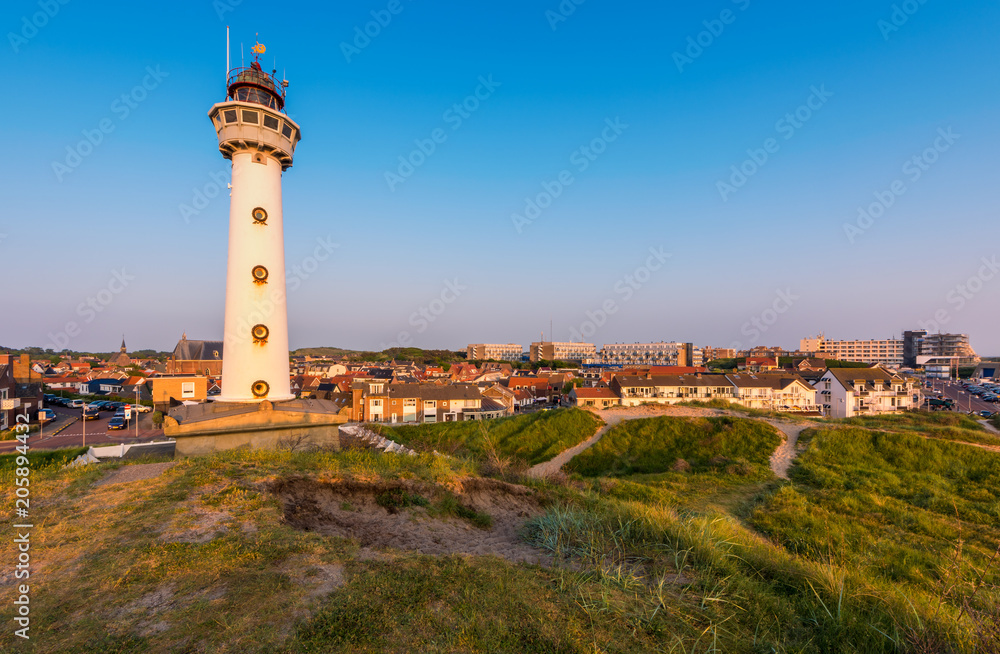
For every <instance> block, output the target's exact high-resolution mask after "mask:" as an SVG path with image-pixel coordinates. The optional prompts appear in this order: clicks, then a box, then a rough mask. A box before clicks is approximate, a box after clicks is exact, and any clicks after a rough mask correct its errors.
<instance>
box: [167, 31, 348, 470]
mask: <svg viewBox="0 0 1000 654" xmlns="http://www.w3.org/2000/svg"><path fill="white" fill-rule="evenodd" d="M252 52H253V53H254V59H253V61H252V62H251V64H250V65H249V66H246V67H244V66H241V67H240V68H230V67H229V34H228V28H227V33H226V99H225V101H224V102H220V103H218V104H216V105H214V106H213V107H212V109H211V110H210V111H209V112H208V117H209V118H210V119H211V120H212V125H213V126H214V127H215V132H216V134H217V135H218V137H219V152H221V153H222V156H223V157H225V158H226V159H229V160H230V161H232V162H233V182H232V184H231V189H232V191H231V192H230V195H229V198H230V199H229V262H228V267H227V269H226V325H225V333H224V334H223V351H222V395H221V396H220V397H219V398H218V400H217V401H215V402H202V403H197V404H187V403H185V404H183V405H181V406H176V407H172V408H170V409H169V410H168V411H167V415H166V416H165V417H164V419H163V433H164V435H165V436H168V437H170V438H173V439H174V441H175V446H174V456H177V457H187V456H201V455H204V454H211V453H212V452H218V451H221V450H229V449H232V448H235V447H250V448H265V449H266V448H276V447H281V446H282V444H283V443H284V444H290V445H294V446H295V447H319V448H324V449H339V448H340V425H342V424H343V423H345V422H347V417H348V416H347V414H346V413H345V409H344V407H343V406H342V405H340V404H338V403H337V402H333V401H330V400H317V399H313V398H299V399H296V398H295V396H294V395H293V394H292V393H291V391H290V384H289V379H288V310H287V308H286V306H285V242H284V241H285V239H284V234H283V225H282V218H283V217H282V212H281V176H282V174H283V173H284V172H285V171H286V170H288V169H289V168H291V167H292V156H293V155H294V154H295V145H296V144H297V143H298V142H299V138H300V136H301V134H300V132H299V126H298V125H297V124H296V123H295V121H293V120H292V119H290V118H289V117H288V116H286V115H285V88H286V87H287V86H288V82H286V81H284V80H279V79H278V78H277V77H276V76H275V71H274V70H272V71H271V72H270V73H268V72H266V71H265V70H263V69H262V68H261V65H260V55H262V54H263V53H264V46H263V45H261V44H260V43H258V44H256V45H255V46H254V47H253V49H252ZM279 403H280V404H279Z"/></svg>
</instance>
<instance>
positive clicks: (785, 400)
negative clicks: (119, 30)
mask: <svg viewBox="0 0 1000 654" xmlns="http://www.w3.org/2000/svg"><path fill="white" fill-rule="evenodd" d="M726 378H727V379H729V381H730V382H732V384H733V387H734V388H735V389H736V402H737V403H738V404H740V405H741V406H745V407H746V408H748V409H763V410H765V411H784V412H796V413H813V412H818V411H819V407H818V406H817V404H816V389H815V388H813V387H812V386H811V385H810V384H809V382H808V381H806V380H805V379H803V378H802V377H801V376H799V375H797V374H788V373H776V374H767V373H761V374H731V375H726Z"/></svg>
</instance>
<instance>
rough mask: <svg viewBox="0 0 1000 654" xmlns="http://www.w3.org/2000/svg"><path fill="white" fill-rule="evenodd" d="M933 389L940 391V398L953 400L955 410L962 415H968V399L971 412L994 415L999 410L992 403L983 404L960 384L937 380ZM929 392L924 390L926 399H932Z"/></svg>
mask: <svg viewBox="0 0 1000 654" xmlns="http://www.w3.org/2000/svg"><path fill="white" fill-rule="evenodd" d="M934 389H935V390H939V391H941V397H942V398H950V399H952V400H955V407H956V409H957V410H959V411H961V412H963V413H968V412H969V410H970V405H969V400H970V398H971V400H972V405H971V410H972V411H975V412H976V413H979V412H980V411H984V410H985V411H990V412H992V413H995V412H996V411H998V410H1000V405H997V404H993V403H992V402H983V401H982V400H981V399H979V398H978V397H976V396H975V395H973V394H972V393H970V392H968V391H967V390H965V389H964V388H962V386H961V385H960V384H956V383H955V382H947V381H942V380H937V381H935V382H934ZM930 390H931V389H929V388H926V389H924V392H925V393H927V395H928V397H934V396H933V395H931V394H930V392H929V391H930Z"/></svg>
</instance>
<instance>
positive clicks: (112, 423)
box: [108, 416, 125, 430]
mask: <svg viewBox="0 0 1000 654" xmlns="http://www.w3.org/2000/svg"><path fill="white" fill-rule="evenodd" d="M108 429H109V430H111V429H125V418H120V417H118V416H115V417H114V418H112V419H111V420H109V421H108Z"/></svg>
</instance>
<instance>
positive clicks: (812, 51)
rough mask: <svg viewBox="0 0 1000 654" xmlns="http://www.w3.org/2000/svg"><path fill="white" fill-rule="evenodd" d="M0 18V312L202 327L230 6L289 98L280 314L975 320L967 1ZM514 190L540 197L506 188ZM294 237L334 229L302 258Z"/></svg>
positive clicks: (12, 5)
mask: <svg viewBox="0 0 1000 654" xmlns="http://www.w3.org/2000/svg"><path fill="white" fill-rule="evenodd" d="M560 7H562V9H560ZM390 8H391V9H396V10H397V13H395V14H393V13H391V12H390V11H389V9H390ZM570 8H572V12H570V11H569V9H570ZM46 11H47V12H48V14H51V15H46V14H45V12H46ZM372 12H375V14H374V16H373V13H372ZM907 12H909V13H907ZM387 16H388V17H389V18H390V20H386V17H387ZM377 17H381V18H382V20H383V22H385V23H387V24H385V25H384V26H378V29H376V25H375V24H372V21H374V20H376V18H377ZM0 19H2V20H0V24H2V26H3V28H4V33H5V34H6V37H5V42H4V44H3V47H2V48H0V51H2V52H3V55H2V56H3V59H2V61H3V63H4V69H5V70H6V71H7V75H8V77H7V79H8V82H7V83H8V85H9V90H12V92H11V93H8V95H7V103H6V106H5V109H4V116H5V118H6V120H7V124H8V127H7V129H6V130H5V134H6V137H7V142H8V149H7V153H8V156H6V157H4V158H2V160H0V174H2V176H3V179H4V180H5V183H4V192H3V196H4V201H5V205H6V211H5V212H4V215H2V216H0V259H2V261H3V262H4V264H5V266H4V269H5V271H6V272H7V274H8V283H7V284H6V285H5V296H6V297H5V299H6V302H5V306H6V307H7V308H8V310H9V312H7V315H6V316H5V319H4V320H3V321H2V323H0V344H3V345H8V346H15V347H18V346H26V345H41V346H50V347H51V346H53V345H63V344H65V345H66V346H67V347H71V348H74V349H96V350H109V349H113V348H114V347H116V345H117V342H118V339H119V338H120V336H121V334H122V333H123V332H124V333H125V335H126V338H127V339H128V343H129V346H130V348H156V349H171V348H172V347H173V346H174V344H175V343H176V341H177V339H178V338H179V337H180V335H181V333H182V332H187V334H188V336H189V337H190V338H204V339H212V338H220V337H221V334H222V321H223V297H224V291H225V261H226V245H227V236H226V234H227V229H228V225H227V222H228V197H226V193H225V192H223V193H221V194H217V193H215V191H216V190H217V189H218V184H217V182H216V181H213V180H218V179H222V177H221V175H225V174H228V172H227V171H228V162H227V161H225V160H224V159H223V158H222V157H221V155H220V154H219V152H218V149H217V144H216V140H215V134H214V132H213V130H212V128H211V125H210V122H209V120H208V118H207V115H206V114H207V111H208V109H209V108H210V107H211V105H212V104H213V103H215V102H219V101H222V100H223V99H224V93H225V90H224V78H223V73H224V67H225V27H226V25H229V26H230V27H231V39H232V47H231V53H232V58H233V65H234V66H235V65H238V64H239V62H240V46H241V44H242V45H243V49H244V53H245V54H244V56H245V59H246V61H248V62H249V59H250V47H251V46H252V45H253V43H254V41H255V35H257V34H259V37H256V38H259V40H260V41H261V42H262V43H264V44H265V45H266V47H267V53H266V54H265V55H264V57H263V61H264V64H265V67H266V68H268V67H271V66H272V65H276V66H277V70H278V74H279V76H280V75H282V74H285V75H287V78H288V79H289V80H290V82H291V84H290V86H289V90H288V104H287V107H286V108H287V111H288V114H289V115H290V116H291V117H292V118H293V119H294V120H296V121H297V122H298V123H299V124H300V125H301V126H302V132H303V140H302V142H301V143H300V145H299V147H298V150H297V152H296V158H295V165H294V167H293V168H291V169H290V170H289V171H288V172H287V173H286V174H285V176H284V181H283V190H284V217H285V226H286V233H285V245H286V260H287V264H288V269H289V275H290V279H294V280H295V283H294V289H292V288H290V293H289V328H290V340H291V346H292V347H293V348H296V347H306V346H319V345H335V346H341V347H349V348H356V349H381V348H382V347H385V346H388V345H391V344H393V343H403V344H412V345H416V346H420V347H433V348H437V347H447V348H456V349H457V348H462V347H464V346H465V344H466V343H469V342H519V343H522V344H523V345H525V346H526V345H527V344H528V343H529V342H530V341H532V340H537V339H538V338H539V335H540V332H542V331H543V330H544V331H545V332H546V338H549V331H550V330H549V324H550V321H551V323H552V325H553V329H554V333H553V334H552V335H553V336H554V338H555V339H556V340H569V339H570V338H571V337H573V336H576V337H578V338H579V337H580V336H582V337H585V340H588V341H592V342H595V343H597V344H598V345H600V344H603V343H612V342H622V341H626V342H628V341H649V340H683V341H694V342H696V343H698V344H702V345H716V346H729V345H733V344H740V345H743V346H750V345H783V346H786V347H795V346H797V345H798V340H799V339H800V338H802V337H806V336H809V335H812V334H816V333H818V332H820V331H824V332H825V333H826V334H827V336H828V337H831V338H888V337H891V336H893V335H897V336H898V335H899V334H900V332H901V331H902V330H903V329H909V328H917V327H919V326H920V325H925V326H929V327H931V328H932V329H933V328H934V327H935V323H937V324H938V325H939V326H940V328H941V329H942V330H943V331H952V332H964V333H969V334H970V336H971V339H972V344H973V346H974V347H975V348H976V349H977V350H978V351H979V352H980V353H981V354H987V355H989V354H994V355H995V354H1000V333H998V330H997V328H996V326H997V324H998V319H1000V302H998V299H1000V272H996V271H995V270H994V269H995V268H996V266H995V261H996V259H997V258H1000V242H998V239H997V233H998V223H997V221H998V213H997V210H996V207H997V205H998V199H1000V198H998V194H1000V180H998V170H1000V167H998V163H1000V161H998V159H1000V129H998V127H997V120H996V109H997V107H998V104H1000V103H998V100H1000V88H998V77H997V75H996V62H997V61H1000V56H998V55H1000V44H998V42H997V40H996V38H995V35H996V33H997V30H998V28H1000V6H998V5H997V4H996V3H993V2H985V1H978V2H962V3H946V2H941V1H940V0H927V1H926V2H925V3H924V4H920V3H919V2H918V1H917V0H911V2H909V3H897V4H895V5H894V4H893V3H892V2H885V3H880V2H864V3H862V2H857V1H848V2H841V3H822V4H820V5H817V6H806V7H803V6H794V7H793V6H791V5H790V4H789V3H786V4H785V5H784V6H776V5H774V4H773V3H771V4H768V3H763V2H758V1H757V0H749V1H748V0H739V2H732V1H729V0H725V1H723V0H720V1H717V2H698V3H690V4H688V5H686V6H684V7H679V8H674V7H672V6H669V5H665V4H661V3H656V4H654V3H639V2H618V3H609V2H601V1H600V0H586V2H583V3H582V4H579V5H576V4H573V3H572V2H571V0H566V1H565V2H563V3H562V5H560V3H559V2H558V1H556V0H550V1H548V2H512V3H503V4H493V5H489V4H488V5H486V6H479V5H469V4H467V3H458V2H445V3H442V2H437V3H425V2H420V0H399V2H398V4H392V3H390V2H388V0H386V1H382V0H378V1H372V2H353V1H352V2H342V3H336V6H326V7H319V6H317V5H315V4H313V3H308V4H303V5H301V6H298V5H296V4H295V3H286V4H283V5H280V6H276V5H275V4H274V3H263V2H255V1H253V0H243V1H242V2H234V1H233V0H218V1H216V2H214V3H213V2H210V1H207V0H206V1H204V2H187V3H175V4H167V3H139V4H136V3H102V5H101V7H100V8H99V9H95V7H94V5H93V4H91V3H84V2H80V1H79V0H69V1H68V2H66V3H65V4H60V3H59V2H58V0H51V2H50V3H47V2H46V0H43V1H42V2H38V1H37V0H36V1H35V2H25V1H22V0H12V1H10V2H6V3H4V6H3V9H2V10H0ZM904 19H905V20H904ZM893 20H895V23H893V22H892V21H893ZM36 25H41V27H38V28H37V29H36V28H35V26H36ZM366 27H367V29H368V31H369V32H370V33H372V34H375V36H373V37H370V39H369V41H368V42H367V43H366V42H365V41H364V40H357V41H356V40H355V39H356V34H357V32H356V30H361V31H364V30H365V29H366ZM713 32H714V33H713ZM699 42H700V43H701V45H698V43H699ZM345 43H346V44H350V45H351V46H352V47H353V49H351V47H346V48H345V46H344V45H343V44H345ZM692 43H693V44H694V45H692ZM362 46H363V47H362ZM345 53H346V54H345ZM482 80H485V81H487V82H488V83H489V87H488V88H487V87H486V86H483V81H482ZM143 84H145V85H146V88H143ZM137 87H138V89H139V90H138V91H137V90H136V89H137ZM477 90H478V91H479V94H480V99H478V100H472V99H471V98H473V97H474V94H475V93H476V92H477ZM817 92H818V94H817ZM123 94H125V95H126V96H127V97H128V96H131V99H130V100H128V102H129V103H131V105H132V106H129V104H128V103H127V102H125V101H123V100H122V99H121V96H122V95H123ZM136 98H141V99H140V100H138V101H137V100H136ZM463 103H466V109H463V110H462V111H463V112H465V114H464V116H465V117H461V119H460V123H459V119H458V118H456V116H459V117H460V116H461V114H460V113H459V112H457V111H456V110H454V109H453V106H454V105H456V104H459V105H461V104H463ZM810 103H811V104H812V108H808V109H806V107H808V106H809V104H810ZM469 108H471V110H470V109H469ZM797 111H798V112H799V113H798V118H796V117H795V115H796V112H797ZM788 114H791V115H792V118H791V119H789V118H786V115H788ZM803 118H804V120H803ZM609 124H614V125H617V128H616V129H611V128H609V127H608V125H609ZM102 127H103V128H104V130H105V133H102V134H101V140H100V143H98V144H97V145H95V146H93V147H89V148H88V147H87V145H84V146H83V147H82V148H81V147H80V145H79V144H80V143H81V141H84V140H85V138H86V135H87V134H88V133H89V134H90V135H91V137H92V140H96V138H97V137H96V134H97V133H101V129H102ZM435 130H441V131H440V132H438V133H437V134H438V136H439V137H441V135H442V134H443V135H444V136H443V139H441V140H443V142H440V143H437V144H435V149H434V151H433V153H432V154H430V155H429V156H425V157H423V161H421V155H416V156H414V155H413V154H412V153H413V152H414V151H415V150H417V149H418V147H419V145H418V142H421V141H426V140H427V139H430V138H431V137H432V135H433V134H434V133H435ZM941 134H948V135H950V136H948V137H947V138H945V137H943V136H941ZM610 137H614V140H611V138H610ZM424 147H425V149H427V148H428V146H427V145H426V143H425V145H424ZM581 148H587V151H586V152H584V151H581V150H580V149H581ZM592 149H593V151H592ZM768 150H771V151H770V152H768ZM595 151H599V152H600V153H599V154H596V152H595ZM74 152H75V154H76V155H84V156H79V159H76V158H74V156H73V155H74ZM588 152H589V153H590V154H589V156H588V154H587V153H588ZM764 155H766V156H767V159H766V161H765V160H764V159H763V156H764ZM915 156H916V157H918V160H917V161H916V162H914V161H912V159H913V157H915ZM400 157H403V158H404V159H407V158H409V159H411V161H413V162H418V163H419V165H417V166H414V167H413V169H412V173H411V174H410V171H409V170H407V169H406V168H405V167H404V168H403V169H402V171H401V170H400V168H399V166H400ZM753 158H756V159H757V161H758V163H755V162H754V161H753ZM583 162H586V169H585V170H583V169H582V168H583V165H584V164H583ZM759 162H763V163H759ZM54 164H58V165H56V166H55V167H54ZM70 164H72V165H70ZM60 166H65V168H61V167H60ZM734 166H735V167H736V169H737V170H738V169H739V168H741V167H742V168H744V170H745V171H746V172H749V173H751V174H749V175H748V176H746V177H745V179H743V180H741V179H740V177H739V176H738V174H737V175H736V176H735V177H734V172H733V170H734V169H733V167H734ZM918 171H919V178H916V172H918ZM401 172H404V173H407V174H408V176H406V177H405V179H403V181H399V180H396V182H395V183H393V182H392V181H391V179H390V180H389V181H387V174H390V175H391V174H396V175H400V177H402V175H401ZM567 175H568V177H567ZM560 176H562V179H563V180H564V181H566V180H569V179H571V180H572V183H571V184H561V183H559V182H558V180H559V179H560ZM737 183H739V184H740V185H738V184H737ZM720 184H721V185H720ZM727 184H728V185H729V187H728V189H727V187H726V186H725V185H727ZM894 185H895V191H894V190H893V189H894ZM546 188H548V189H549V190H548V191H547V190H546ZM199 191H203V192H205V193H207V194H211V195H214V197H212V198H211V199H206V200H205V201H204V202H201V201H200V199H199V198H198V197H197V196H198V192H199ZM546 193H550V194H552V195H557V197H553V198H551V203H549V202H548V200H547V198H546V197H545V194H546ZM540 194H541V195H542V197H541V198H540V197H539V196H540ZM879 197H881V199H879ZM526 199H531V200H533V201H540V202H541V203H542V204H545V205H546V206H545V208H544V209H542V210H541V211H540V212H539V213H538V215H537V216H535V217H534V219H533V220H531V221H530V222H527V221H525V220H523V218H525V210H526V209H525V207H526ZM873 203H878V204H879V206H875V207H871V205H872V204H873ZM182 205H186V206H188V207H192V208H193V207H195V206H197V207H199V208H198V209H196V211H197V213H196V214H193V215H192V214H191V213H190V212H185V210H184V209H182V208H181V207H182ZM862 207H863V208H868V209H873V210H874V212H875V213H876V214H877V215H876V217H875V218H873V219H871V220H868V219H866V218H862V219H861V223H859V222H858V217H859V208H862ZM515 214H516V215H517V216H518V218H513V216H514V215H515ZM185 216H186V220H185ZM845 225H853V227H851V228H848V229H845ZM321 242H325V243H327V244H330V243H335V244H336V245H337V246H339V247H335V248H333V247H331V250H332V256H330V257H329V258H328V259H327V260H326V261H322V262H318V261H315V260H311V259H310V257H312V256H313V255H314V253H315V251H316V248H317V244H318V243H321ZM328 247H330V246H329V245H328ZM650 248H653V251H655V252H659V253H660V258H655V257H654V258H652V259H651V258H650V257H652V256H653V255H651V253H650V252H651V250H650ZM666 255H669V257H668V256H666ZM984 261H985V262H986V263H984ZM647 265H648V266H649V268H646V266H647ZM293 266H298V270H299V272H295V271H294V270H293ZM654 267H655V270H654V269H653V268H654ZM116 274H117V276H116ZM113 280H116V281H113ZM450 287H452V289H453V288H457V289H458V293H457V294H456V293H455V292H454V290H447V289H449V288H450ZM442 293H444V297H445V298H446V299H450V300H452V301H450V302H447V303H446V302H444V301H442V300H440V298H441V297H442ZM88 298H94V300H92V301H91V304H90V306H88V304H87V302H88ZM98 308H99V309H100V310H99V311H98V310H97V309H98ZM421 309H423V311H424V314H423V315H422V314H421ZM431 319H433V320H431ZM69 322H74V323H76V328H75V329H67V323H69Z"/></svg>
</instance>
